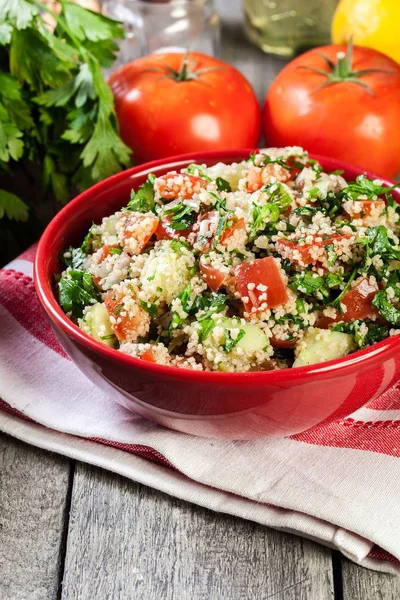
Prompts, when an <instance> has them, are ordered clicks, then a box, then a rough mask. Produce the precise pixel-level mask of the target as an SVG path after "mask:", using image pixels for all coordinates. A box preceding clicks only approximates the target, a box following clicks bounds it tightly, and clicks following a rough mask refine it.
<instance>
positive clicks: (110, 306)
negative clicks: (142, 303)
mask: <svg viewBox="0 0 400 600" xmlns="http://www.w3.org/2000/svg"><path fill="white" fill-rule="evenodd" d="M104 304H105V307H106V309H107V311H108V314H109V315H110V317H113V319H111V320H112V321H114V319H115V322H112V323H111V327H112V328H113V330H114V332H115V335H116V336H117V338H118V339H119V340H120V341H122V342H124V341H129V340H130V339H132V338H134V337H135V332H136V331H137V330H138V328H139V326H140V324H141V323H143V321H150V316H149V315H148V313H147V312H146V311H144V310H143V309H142V308H139V310H138V312H137V313H136V315H135V316H133V317H130V316H129V314H128V313H126V311H124V310H123V304H122V298H121V297H120V296H118V294H115V293H114V292H110V293H109V294H107V296H106V297H105V298H104ZM121 309H122V310H121ZM121 312H123V313H124V314H123V315H121Z"/></svg>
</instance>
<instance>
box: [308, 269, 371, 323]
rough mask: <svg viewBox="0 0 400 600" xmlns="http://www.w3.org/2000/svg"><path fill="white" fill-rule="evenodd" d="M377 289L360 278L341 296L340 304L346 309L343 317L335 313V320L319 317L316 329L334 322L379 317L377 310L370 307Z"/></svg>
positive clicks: (366, 280)
mask: <svg viewBox="0 0 400 600" xmlns="http://www.w3.org/2000/svg"><path fill="white" fill-rule="evenodd" d="M377 292H378V288H377V287H376V286H373V285H371V284H370V283H369V282H368V279H365V278H361V279H359V280H358V282H357V283H356V285H355V286H354V287H353V288H351V289H350V290H349V291H348V292H346V293H345V295H344V296H343V300H342V304H344V306H345V307H346V309H347V310H346V311H344V312H343V315H340V314H339V313H338V312H337V313H336V316H335V318H330V317H324V316H323V317H321V318H320V319H319V321H318V327H322V328H324V327H326V326H327V325H329V323H334V322H336V321H345V323H347V322H348V321H355V320H356V319H367V318H370V317H373V316H379V313H378V310H377V309H376V308H375V306H373V305H372V300H373V299H374V298H375V295H376V293H377Z"/></svg>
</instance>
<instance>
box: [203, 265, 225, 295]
mask: <svg viewBox="0 0 400 600" xmlns="http://www.w3.org/2000/svg"><path fill="white" fill-rule="evenodd" d="M200 272H201V274H202V277H203V279H204V281H205V282H206V284H207V285H208V287H209V288H210V289H211V290H212V291H213V292H218V290H219V288H220V287H221V285H222V284H223V283H224V281H225V279H226V275H225V273H221V271H218V269H216V268H215V267H212V266H211V265H205V264H203V263H202V262H201V261H200Z"/></svg>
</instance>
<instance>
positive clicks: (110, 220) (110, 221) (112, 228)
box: [102, 215, 118, 235]
mask: <svg viewBox="0 0 400 600" xmlns="http://www.w3.org/2000/svg"><path fill="white" fill-rule="evenodd" d="M117 223H118V217H116V216H115V215H112V216H111V217H104V219H103V223H102V225H103V232H104V233H108V234H109V235H117V229H116V224H117Z"/></svg>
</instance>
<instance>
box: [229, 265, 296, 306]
mask: <svg viewBox="0 0 400 600" xmlns="http://www.w3.org/2000/svg"><path fill="white" fill-rule="evenodd" d="M234 279H235V283H236V289H237V291H238V292H239V294H240V296H241V298H242V302H243V304H244V307H245V309H246V311H247V312H249V313H250V312H255V311H257V310H259V309H260V308H261V309H266V308H275V307H276V306H280V305H281V304H286V302H287V301H288V300H289V295H288V291H287V287H286V285H285V282H284V281H283V278H282V273H281V271H280V269H279V267H278V265H277V264H276V262H275V260H274V259H273V258H272V256H267V258H259V259H257V260H251V261H249V262H244V263H242V264H241V265H239V266H237V267H236V269H235V271H234ZM249 286H250V287H249ZM260 288H261V289H260Z"/></svg>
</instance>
